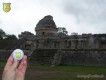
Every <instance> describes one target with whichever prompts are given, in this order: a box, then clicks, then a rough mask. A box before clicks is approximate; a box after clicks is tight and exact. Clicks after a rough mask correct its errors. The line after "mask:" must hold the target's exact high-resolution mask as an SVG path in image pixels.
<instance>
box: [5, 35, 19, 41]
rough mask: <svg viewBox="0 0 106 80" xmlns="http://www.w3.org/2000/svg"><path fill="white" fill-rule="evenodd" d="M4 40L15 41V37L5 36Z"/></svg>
mask: <svg viewBox="0 0 106 80" xmlns="http://www.w3.org/2000/svg"><path fill="white" fill-rule="evenodd" d="M5 40H17V37H16V36H15V35H13V34H12V35H10V34H9V35H6V38H5Z"/></svg>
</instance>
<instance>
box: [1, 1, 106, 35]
mask: <svg viewBox="0 0 106 80" xmlns="http://www.w3.org/2000/svg"><path fill="white" fill-rule="evenodd" d="M3 2H11V11H10V12H8V13H5V12H4V11H3V4H2V3H3ZM46 15H52V16H53V19H54V21H55V23H56V25H57V27H65V28H66V29H67V31H68V34H69V35H70V34H71V33H73V32H77V33H79V34H82V33H93V34H94V33H97V34H99V33H106V0H0V28H2V29H3V30H4V31H5V32H6V33H7V34H15V35H18V34H20V33H21V32H23V31H30V32H32V33H34V34H35V31H34V29H35V27H36V24H37V23H38V21H39V20H40V19H42V18H43V17H44V16H46Z"/></svg>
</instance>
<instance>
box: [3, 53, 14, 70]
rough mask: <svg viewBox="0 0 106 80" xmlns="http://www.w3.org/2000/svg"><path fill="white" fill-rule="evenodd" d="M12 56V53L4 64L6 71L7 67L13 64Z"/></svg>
mask: <svg viewBox="0 0 106 80" xmlns="http://www.w3.org/2000/svg"><path fill="white" fill-rule="evenodd" d="M13 61H14V59H13V56H12V54H11V55H10V57H9V59H8V60H7V63H6V65H5V68H4V71H7V70H8V68H9V67H11V65H12V64H13Z"/></svg>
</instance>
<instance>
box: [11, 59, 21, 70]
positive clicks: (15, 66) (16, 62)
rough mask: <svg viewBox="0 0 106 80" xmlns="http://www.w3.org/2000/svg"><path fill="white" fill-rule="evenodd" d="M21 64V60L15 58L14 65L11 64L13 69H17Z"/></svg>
mask: <svg viewBox="0 0 106 80" xmlns="http://www.w3.org/2000/svg"><path fill="white" fill-rule="evenodd" d="M18 64H19V61H18V60H14V62H13V64H12V66H11V70H16V69H17V66H18Z"/></svg>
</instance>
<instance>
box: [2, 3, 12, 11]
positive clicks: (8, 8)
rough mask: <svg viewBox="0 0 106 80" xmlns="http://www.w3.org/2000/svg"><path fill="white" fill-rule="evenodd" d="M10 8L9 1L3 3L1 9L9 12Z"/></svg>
mask: <svg viewBox="0 0 106 80" xmlns="http://www.w3.org/2000/svg"><path fill="white" fill-rule="evenodd" d="M10 10H11V3H3V11H4V12H9V11H10Z"/></svg>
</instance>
